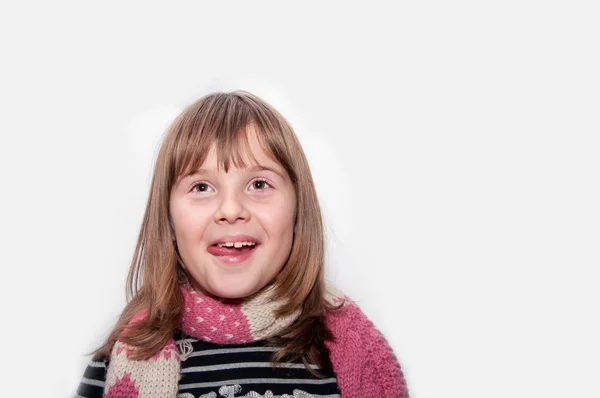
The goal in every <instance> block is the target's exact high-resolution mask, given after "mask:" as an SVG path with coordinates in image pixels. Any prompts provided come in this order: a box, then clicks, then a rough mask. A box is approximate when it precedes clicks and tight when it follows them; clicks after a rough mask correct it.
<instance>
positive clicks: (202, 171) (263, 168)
mask: <svg viewBox="0 0 600 398" xmlns="http://www.w3.org/2000/svg"><path fill="white" fill-rule="evenodd" d="M247 171H249V172H254V171H272V172H273V173H275V174H277V175H278V176H279V177H281V179H283V180H285V179H286V178H285V176H284V175H283V174H282V173H281V172H280V171H278V170H276V169H274V168H272V167H268V166H262V165H256V166H253V167H250V168H249V169H247ZM213 172H214V170H208V169H198V170H196V171H195V172H193V173H190V174H189V175H188V177H191V176H193V175H196V174H210V173H213Z"/></svg>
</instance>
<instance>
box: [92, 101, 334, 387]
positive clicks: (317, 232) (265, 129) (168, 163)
mask: <svg viewBox="0 0 600 398" xmlns="http://www.w3.org/2000/svg"><path fill="white" fill-rule="evenodd" d="M249 126H252V127H253V128H254V130H255V131H257V133H258V134H257V136H258V138H259V143H260V145H261V147H262V149H263V150H264V151H265V153H266V154H268V155H269V156H270V157H271V158H272V159H273V160H274V161H276V162H278V163H279V164H280V165H281V166H282V167H283V168H284V169H285V170H286V172H287V173H288V175H289V177H290V179H291V181H292V183H293V186H294V189H295V193H296V198H297V209H296V225H295V237H294V241H293V243H292V248H291V252H290V255H289V258H288V260H287V263H286V264H285V266H284V267H283V268H282V270H281V271H280V272H279V274H278V275H277V276H276V277H275V279H274V281H273V282H272V283H273V285H274V287H275V299H282V300H283V301H284V302H285V303H286V304H285V305H284V306H282V307H281V308H279V310H278V312H277V314H276V315H287V314H290V313H292V312H294V311H296V310H297V309H301V315H300V316H299V318H298V320H297V321H296V322H295V323H294V324H292V326H290V327H289V328H288V329H287V330H286V331H285V334H283V335H281V336H277V338H273V339H272V342H273V343H276V344H277V345H279V346H280V347H281V348H280V349H279V351H278V352H276V353H275V354H274V356H273V360H274V361H284V360H286V361H291V360H297V359H302V361H303V362H304V364H305V365H308V364H309V363H313V364H316V365H317V366H319V367H320V368H321V369H322V370H326V371H330V370H331V362H330V361H329V356H328V351H327V348H326V347H325V345H324V341H325V340H327V339H331V338H332V335H331V333H330V331H329V330H328V329H327V327H326V325H325V311H326V310H327V309H328V308H330V307H328V306H327V304H326V303H325V300H324V293H325V280H324V268H323V267H324V236H323V224H322V218H321V210H320V207H319V203H318V199H317V194H316V191H315V186H314V183H313V179H312V175H311V172H310V168H309V165H308V162H307V160H306V157H305V155H304V152H303V150H302V147H301V145H300V142H299V141H298V138H297V137H296V135H295V133H294V131H293V130H292V127H291V126H290V124H289V123H288V122H287V120H286V119H285V118H284V117H283V116H282V115H281V114H280V113H279V112H278V111H277V110H275V109H274V108H273V107H272V106H270V105H269V104H268V103H267V102H265V101H264V100H262V99H260V98H258V97H257V96H255V95H253V94H250V93H248V92H246V91H234V92H231V93H222V92H218V93H212V94H209V95H206V96H204V97H202V98H200V99H198V100H197V101H195V102H194V103H192V104H191V105H189V106H188V107H186V108H185V109H184V110H183V111H182V112H181V114H179V116H177V118H176V119H175V120H174V121H173V122H172V124H171V125H170V127H169V128H168V130H167V132H166V136H165V137H164V140H163V142H162V145H161V148H160V151H159V153H158V157H157V160H156V165H155V168H154V175H153V178H152V184H151V188H150V194H149V197H148V201H147V204H146V210H145V213H144V218H143V220H142V225H141V229H140V233H139V236H138V241H137V245H136V249H135V253H134V256H133V259H132V262H131V266H130V269H129V275H128V278H127V299H128V304H127V305H126V307H125V309H124V310H123V312H122V314H121V316H120V318H119V320H118V321H117V324H116V326H115V327H114V329H113V331H112V332H111V333H110V335H109V337H108V338H107V340H106V342H105V343H104V345H103V346H102V347H100V348H99V349H98V350H96V351H95V357H96V358H107V357H109V356H110V352H111V349H112V347H113V345H114V343H115V342H116V340H117V339H120V340H121V341H123V342H124V343H126V344H129V345H131V346H134V347H136V350H135V351H134V352H133V354H132V356H131V358H132V359H147V358H149V357H151V356H152V355H154V354H155V353H156V352H158V351H160V350H161V349H162V347H164V346H165V345H166V343H167V341H168V340H169V339H170V338H171V337H172V336H173V333H174V331H175V330H176V329H177V328H178V327H179V325H180V322H181V319H182V312H181V307H182V303H183V297H182V294H181V292H180V290H179V283H180V282H181V281H182V280H185V279H186V278H188V275H187V272H186V271H185V270H184V269H183V267H181V266H179V265H178V261H180V262H181V263H183V262H182V261H181V259H180V258H179V255H178V252H177V249H176V246H175V245H174V244H173V241H172V231H171V229H170V228H171V227H170V224H169V219H170V218H169V196H170V192H171V188H172V187H173V185H174V184H175V183H176V182H177V180H178V179H179V178H181V177H182V176H185V175H187V174H188V173H190V172H193V170H196V169H198V168H199V167H200V166H201V165H202V164H203V162H204V160H205V158H206V156H207V154H208V151H209V149H210V147H211V145H213V144H216V148H217V156H218V164H219V167H224V169H225V171H227V170H228V168H229V167H230V164H231V163H232V162H233V164H234V165H235V166H236V167H245V164H244V161H243V158H244V155H249V156H250V157H252V155H251V152H250V151H249V146H248V136H247V129H248V127H249ZM141 311H145V312H146V313H147V316H146V318H145V319H144V320H143V321H141V322H137V323H135V324H134V325H130V326H128V327H127V331H126V332H125V333H124V331H125V327H126V326H127V324H128V323H129V322H130V320H131V319H132V317H133V316H134V315H136V314H138V313H140V312H141ZM306 367H307V369H308V370H309V371H311V373H313V374H316V375H318V372H315V371H313V369H312V368H311V367H309V366H306Z"/></svg>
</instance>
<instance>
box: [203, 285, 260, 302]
mask: <svg viewBox="0 0 600 398" xmlns="http://www.w3.org/2000/svg"><path fill="white" fill-rule="evenodd" d="M260 289H261V287H260V286H248V285H246V286H239V285H238V286H235V285H233V286H214V285H213V286H210V289H207V290H208V291H209V292H210V293H211V294H213V295H215V296H217V297H221V298H224V299H242V298H245V297H248V296H250V295H252V294H254V293H256V292H257V291H259V290H260Z"/></svg>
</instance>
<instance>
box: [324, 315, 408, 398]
mask: <svg viewBox="0 0 600 398" xmlns="http://www.w3.org/2000/svg"><path fill="white" fill-rule="evenodd" d="M327 326H328V327H329V329H330V330H331V332H332V333H333V335H334V336H335V340H334V341H332V342H326V345H327V348H329V351H330V359H331V362H332V363H333V370H334V371H335V373H336V376H337V380H338V384H339V387H340V390H341V391H342V397H343V398H365V397H386V398H398V397H400V398H404V397H407V396H408V394H407V388H406V381H405V380H404V375H403V373H402V370H401V369H400V365H399V363H398V360H397V359H396V356H395V355H394V353H393V351H392V349H391V347H390V346H389V344H388V343H387V341H386V339H385V337H384V336H383V335H382V334H381V333H380V332H379V330H377V329H376V328H375V326H374V325H373V323H372V322H371V321H370V320H369V319H368V318H367V317H366V316H365V315H364V314H363V313H362V311H361V310H360V308H359V307H358V306H357V305H356V304H350V305H346V306H345V307H343V308H342V310H341V311H338V312H328V314H327Z"/></svg>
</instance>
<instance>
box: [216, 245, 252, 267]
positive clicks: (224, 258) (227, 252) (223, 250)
mask: <svg viewBox="0 0 600 398" xmlns="http://www.w3.org/2000/svg"><path fill="white" fill-rule="evenodd" d="M258 246H259V244H258V243H255V242H235V243H231V242H230V243H218V244H214V245H211V246H209V247H208V252H209V253H210V254H212V255H213V256H215V257H216V258H218V259H219V261H221V262H223V263H225V264H239V263H243V262H245V261H246V260H248V259H249V258H250V257H251V256H252V254H254V252H255V251H256V248H257V247H258Z"/></svg>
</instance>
